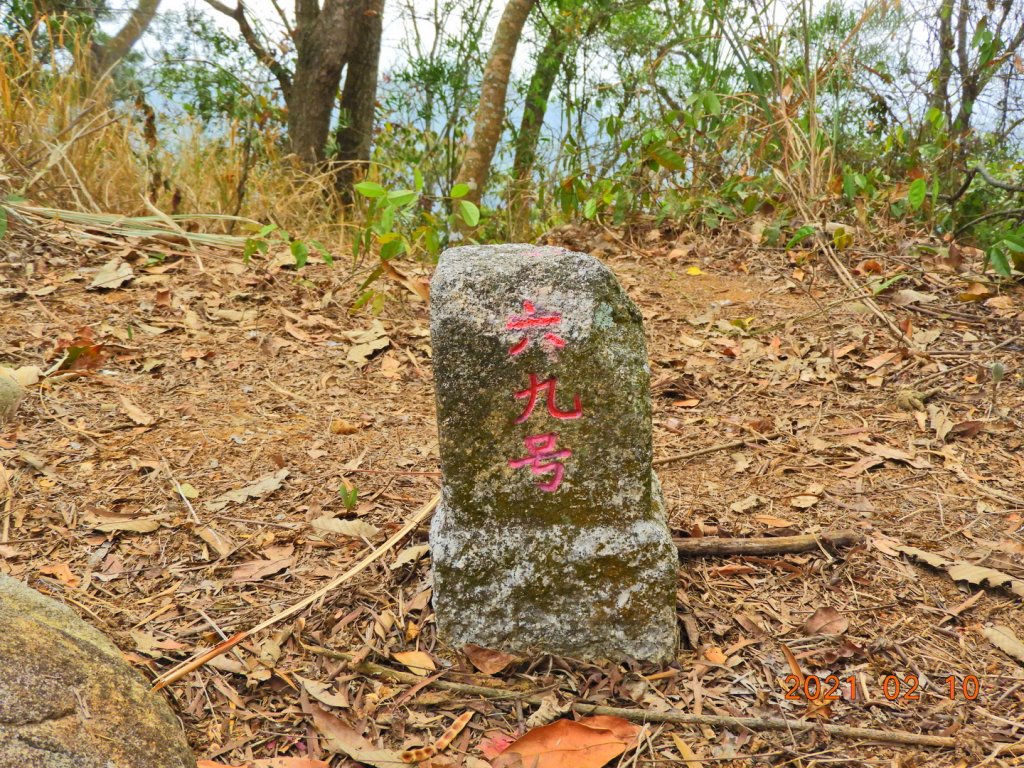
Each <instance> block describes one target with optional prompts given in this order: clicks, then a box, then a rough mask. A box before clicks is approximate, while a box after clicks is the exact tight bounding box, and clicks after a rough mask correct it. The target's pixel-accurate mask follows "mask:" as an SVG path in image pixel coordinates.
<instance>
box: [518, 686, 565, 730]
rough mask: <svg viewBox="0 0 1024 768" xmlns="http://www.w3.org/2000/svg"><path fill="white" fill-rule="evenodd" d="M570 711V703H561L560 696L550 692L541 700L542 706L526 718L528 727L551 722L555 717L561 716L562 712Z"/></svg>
mask: <svg viewBox="0 0 1024 768" xmlns="http://www.w3.org/2000/svg"><path fill="white" fill-rule="evenodd" d="M567 711H569V705H568V704H561V703H560V702H559V701H558V696H556V695H555V694H553V693H549V694H548V695H547V696H545V697H544V698H543V699H541V701H540V706H539V707H537V710H536V711H535V712H534V713H533V714H532V715H530V716H529V717H528V718H526V727H527V728H537V727H539V726H542V725H546V724H547V723H550V722H551V721H552V720H554V719H555V718H558V717H561V716H562V714H564V713H565V712H567Z"/></svg>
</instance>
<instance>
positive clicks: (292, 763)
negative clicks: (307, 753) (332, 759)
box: [250, 757, 330, 768]
mask: <svg viewBox="0 0 1024 768" xmlns="http://www.w3.org/2000/svg"><path fill="white" fill-rule="evenodd" d="M250 768H330V764H329V763H326V762H324V761H323V760H314V759H313V758H311V757H271V758H268V759H266V760H254V761H253V762H252V765H251V766H250Z"/></svg>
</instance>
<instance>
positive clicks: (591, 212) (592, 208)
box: [583, 197, 597, 219]
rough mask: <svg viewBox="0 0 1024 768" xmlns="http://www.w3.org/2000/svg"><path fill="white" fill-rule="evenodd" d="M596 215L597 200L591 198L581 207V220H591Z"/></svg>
mask: <svg viewBox="0 0 1024 768" xmlns="http://www.w3.org/2000/svg"><path fill="white" fill-rule="evenodd" d="M596 214H597V198H596V197H592V198H590V199H589V200H587V202H586V204H584V206H583V218H585V219H592V218H594V216H595V215H596Z"/></svg>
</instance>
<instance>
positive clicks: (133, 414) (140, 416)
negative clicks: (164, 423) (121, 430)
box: [118, 395, 156, 427]
mask: <svg viewBox="0 0 1024 768" xmlns="http://www.w3.org/2000/svg"><path fill="white" fill-rule="evenodd" d="M118 399H120V400H121V410H122V411H124V412H125V415H127V417H128V418H129V419H131V420H132V421H133V422H135V423H136V424H140V425H142V426H143V427H147V426H150V425H151V424H153V422H155V421H156V419H154V418H153V417H152V416H150V414H147V413H145V411H143V410H142V409H140V408H139V407H138V406H136V404H135V403H134V402H132V401H131V400H129V399H128V398H127V397H125V396H124V395H120V396H119V398H118Z"/></svg>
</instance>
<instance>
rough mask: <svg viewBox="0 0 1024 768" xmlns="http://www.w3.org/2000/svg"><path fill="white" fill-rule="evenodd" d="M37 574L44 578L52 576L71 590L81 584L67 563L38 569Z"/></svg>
mask: <svg viewBox="0 0 1024 768" xmlns="http://www.w3.org/2000/svg"><path fill="white" fill-rule="evenodd" d="M39 572H40V573H41V574H43V575H45V576H53V577H54V578H56V579H57V581H59V582H60V583H61V584H64V585H65V586H68V587H71V588H72V589H74V588H75V587H77V586H78V585H79V584H81V583H82V580H81V579H80V578H78V577H77V576H75V574H73V573H72V572H71V566H69V565H68V564H67V563H56V564H55V565H44V566H42V567H40V568H39Z"/></svg>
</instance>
